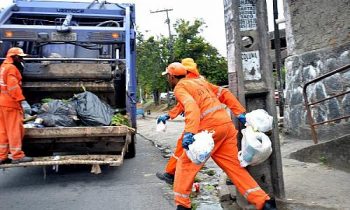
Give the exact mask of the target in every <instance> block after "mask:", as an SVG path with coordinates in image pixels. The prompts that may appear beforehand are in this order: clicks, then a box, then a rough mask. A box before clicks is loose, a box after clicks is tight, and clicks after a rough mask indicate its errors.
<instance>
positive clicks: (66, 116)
mask: <svg viewBox="0 0 350 210" xmlns="http://www.w3.org/2000/svg"><path fill="white" fill-rule="evenodd" d="M22 107H23V110H24V113H25V119H30V118H31V116H33V115H35V116H36V118H33V119H35V120H34V121H29V122H27V123H25V125H24V127H27V128H30V127H39V128H40V127H74V126H78V125H83V126H107V125H110V124H111V121H112V117H113V114H114V112H115V111H114V109H112V108H111V107H110V106H109V105H108V104H106V103H104V102H103V101H101V100H100V99H99V98H98V97H97V96H96V95H95V94H93V93H91V92H89V91H85V92H83V93H80V94H77V95H74V97H73V98H71V99H69V100H48V101H47V102H46V103H43V104H39V103H38V104H33V105H32V106H30V105H29V104H28V103H27V102H25V101H24V102H22Z"/></svg>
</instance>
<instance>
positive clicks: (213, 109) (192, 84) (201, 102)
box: [175, 78, 231, 130]
mask: <svg viewBox="0 0 350 210" xmlns="http://www.w3.org/2000/svg"><path fill="white" fill-rule="evenodd" d="M182 88H183V89H185V90H186V91H187V92H188V93H189V94H190V95H191V96H192V97H193V99H194V100H195V102H196V104H197V105H198V107H199V110H200V124H199V130H205V129H207V128H210V127H213V126H217V125H222V124H224V123H228V122H231V118H230V116H229V115H228V113H227V112H226V111H225V109H224V107H225V106H224V105H223V104H221V103H220V101H219V100H218V98H217V96H216V94H215V93H214V92H213V91H212V90H211V88H210V86H209V84H208V82H207V81H205V80H203V79H200V78H199V79H187V78H185V79H181V80H180V81H179V83H178V84H177V85H176V88H175V91H176V89H178V90H179V89H182ZM185 109H186V108H185Z"/></svg>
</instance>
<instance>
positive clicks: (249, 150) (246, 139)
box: [238, 109, 273, 167]
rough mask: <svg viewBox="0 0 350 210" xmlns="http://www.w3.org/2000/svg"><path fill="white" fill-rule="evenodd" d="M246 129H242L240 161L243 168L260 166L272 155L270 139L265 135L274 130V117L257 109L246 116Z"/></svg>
mask: <svg viewBox="0 0 350 210" xmlns="http://www.w3.org/2000/svg"><path fill="white" fill-rule="evenodd" d="M246 120H247V123H246V128H245V129H242V131H241V132H242V134H243V138H242V142H241V151H239V152H238V160H239V162H240V165H241V166H242V167H246V166H248V165H252V166H254V165H258V164H260V163H262V162H264V161H265V160H267V159H268V158H269V156H270V155H271V153H272V147H271V141H270V138H269V137H268V136H267V135H265V134H264V132H268V131H270V130H272V128H273V117H272V116H270V115H269V114H268V113H267V112H266V111H265V110H263V109H257V110H254V111H252V112H250V113H247V114H246Z"/></svg>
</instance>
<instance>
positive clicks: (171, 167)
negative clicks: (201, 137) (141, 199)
mask: <svg viewBox="0 0 350 210" xmlns="http://www.w3.org/2000/svg"><path fill="white" fill-rule="evenodd" d="M181 64H182V65H183V66H184V67H185V69H186V71H187V74H186V78H189V79H200V78H202V79H203V77H202V76H201V75H200V74H199V71H198V68H197V64H196V63H195V62H194V60H193V59H192V58H184V59H182V60H181ZM211 87H212V88H213V89H212V90H213V91H216V93H217V97H218V99H219V101H220V102H221V103H224V104H225V103H230V102H231V100H228V99H227V97H232V94H227V92H228V90H227V89H224V88H222V87H218V86H215V85H213V86H211ZM236 104H237V103H236V102H235V101H234V103H233V104H226V105H227V106H228V107H230V108H231V111H232V113H233V114H235V116H237V117H238V119H239V120H240V121H241V122H242V123H243V124H245V113H244V111H245V110H244V109H241V106H239V107H238V108H237V106H236ZM238 104H239V103H238ZM183 111H184V109H183V106H182V105H181V103H177V104H176V106H175V107H174V108H173V109H171V110H170V111H169V112H168V113H167V114H164V115H161V116H160V117H158V119H157V123H160V122H163V123H164V124H165V123H166V121H167V120H169V119H175V118H176V117H177V116H178V115H179V114H181V113H183ZM183 136H184V132H182V134H181V136H180V137H179V139H178V140H177V144H176V148H175V150H174V153H173V154H172V156H171V157H170V158H169V161H168V163H167V165H166V167H165V172H157V173H156V176H157V177H158V178H159V179H161V180H163V181H165V182H166V183H168V184H173V182H174V176H175V171H176V162H177V160H178V159H179V157H180V156H181V155H182V153H183V148H182V139H183Z"/></svg>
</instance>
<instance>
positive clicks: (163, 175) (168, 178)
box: [156, 172, 174, 184]
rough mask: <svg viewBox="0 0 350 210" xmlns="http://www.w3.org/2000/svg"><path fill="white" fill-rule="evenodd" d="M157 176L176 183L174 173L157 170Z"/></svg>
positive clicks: (169, 182) (167, 181) (170, 182)
mask: <svg viewBox="0 0 350 210" xmlns="http://www.w3.org/2000/svg"><path fill="white" fill-rule="evenodd" d="M156 176H157V177H158V178H159V179H160V180H163V181H165V182H166V183H168V184H174V175H173V174H169V173H161V172H157V173H156Z"/></svg>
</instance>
